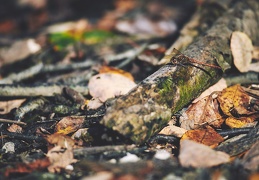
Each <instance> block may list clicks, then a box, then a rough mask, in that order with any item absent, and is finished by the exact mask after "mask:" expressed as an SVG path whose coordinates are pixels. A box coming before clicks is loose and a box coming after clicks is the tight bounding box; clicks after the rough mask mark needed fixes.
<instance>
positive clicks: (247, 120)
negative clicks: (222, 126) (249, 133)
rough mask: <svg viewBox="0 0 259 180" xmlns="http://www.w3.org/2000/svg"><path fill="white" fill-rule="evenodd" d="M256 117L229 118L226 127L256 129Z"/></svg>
mask: <svg viewBox="0 0 259 180" xmlns="http://www.w3.org/2000/svg"><path fill="white" fill-rule="evenodd" d="M255 119H256V116H250V117H240V118H235V117H228V118H227V119H226V125H228V126H229V127H230V128H245V127H254V126H255V125H256V124H257V122H256V121H255Z"/></svg>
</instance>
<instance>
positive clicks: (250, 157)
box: [242, 141, 259, 171]
mask: <svg viewBox="0 0 259 180" xmlns="http://www.w3.org/2000/svg"><path fill="white" fill-rule="evenodd" d="M242 164H243V166H244V168H245V169H249V170H251V171H256V170H258V168H259V141H256V143H255V144H254V145H253V146H252V147H251V148H250V149H249V150H248V151H247V152H246V154H245V155H244V157H243V159H242Z"/></svg>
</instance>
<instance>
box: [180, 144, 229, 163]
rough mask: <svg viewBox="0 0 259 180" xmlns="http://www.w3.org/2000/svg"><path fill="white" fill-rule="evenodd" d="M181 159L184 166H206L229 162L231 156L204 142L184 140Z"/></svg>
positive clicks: (181, 145) (181, 147)
mask: <svg viewBox="0 0 259 180" xmlns="http://www.w3.org/2000/svg"><path fill="white" fill-rule="evenodd" d="M179 160H180V163H181V165H182V166H183V167H195V168H205V167H212V166H217V165H220V164H224V163H227V162H229V160H230V157H229V155H228V154H226V153H224V152H221V151H214V150H213V149H211V148H210V147H208V146H205V145H203V144H200V143H197V142H194V141H191V140H182V141H181V144H180V154H179Z"/></svg>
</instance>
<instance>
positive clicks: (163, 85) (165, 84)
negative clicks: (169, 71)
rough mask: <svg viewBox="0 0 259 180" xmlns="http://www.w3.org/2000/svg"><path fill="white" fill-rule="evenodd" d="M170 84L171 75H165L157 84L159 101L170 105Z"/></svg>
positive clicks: (171, 94) (172, 94)
mask: <svg viewBox="0 0 259 180" xmlns="http://www.w3.org/2000/svg"><path fill="white" fill-rule="evenodd" d="M172 85H173V80H172V78H171V77H165V78H162V79H161V80H160V83H159V84H158V89H159V90H158V94H159V96H160V98H159V102H160V103H161V104H167V105H171V102H172V100H173V97H174V92H173V88H172Z"/></svg>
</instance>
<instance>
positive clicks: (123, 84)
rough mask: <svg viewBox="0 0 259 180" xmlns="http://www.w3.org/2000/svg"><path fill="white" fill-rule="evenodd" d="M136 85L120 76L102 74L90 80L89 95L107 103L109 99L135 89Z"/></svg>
mask: <svg viewBox="0 0 259 180" xmlns="http://www.w3.org/2000/svg"><path fill="white" fill-rule="evenodd" d="M135 86H136V84H135V83H134V82H133V81H131V80H130V79H129V78H126V77H125V76H122V75H120V74H114V73H102V74H98V75H95V76H93V77H92V78H91V79H90V80H89V84H88V87H89V93H90V94H91V96H93V98H99V99H100V101H102V102H105V101H106V100H107V99H109V98H114V97H116V96H120V95H124V94H126V93H128V92H129V90H131V89H132V88H134V87H135Z"/></svg>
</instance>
